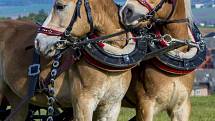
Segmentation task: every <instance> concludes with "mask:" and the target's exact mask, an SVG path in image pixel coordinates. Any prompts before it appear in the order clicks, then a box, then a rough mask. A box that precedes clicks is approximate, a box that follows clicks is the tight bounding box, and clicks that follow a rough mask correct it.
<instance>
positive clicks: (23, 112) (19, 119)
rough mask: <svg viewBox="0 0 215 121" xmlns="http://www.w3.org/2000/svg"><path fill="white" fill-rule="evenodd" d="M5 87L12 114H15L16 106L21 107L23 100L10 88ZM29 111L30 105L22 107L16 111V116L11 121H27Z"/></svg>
mask: <svg viewBox="0 0 215 121" xmlns="http://www.w3.org/2000/svg"><path fill="white" fill-rule="evenodd" d="M4 87H5V88H4V89H5V92H6V93H5V96H6V98H7V100H8V102H9V103H10V105H11V108H12V110H11V112H13V111H14V109H15V108H16V106H18V105H19V102H21V100H22V99H21V98H19V97H18V96H17V95H16V94H15V93H14V92H13V91H12V90H11V89H10V88H9V87H8V86H4ZM27 111H28V104H24V105H23V106H21V108H20V109H19V110H18V111H16V113H15V114H14V116H12V117H11V119H10V121H25V119H26V117H27Z"/></svg>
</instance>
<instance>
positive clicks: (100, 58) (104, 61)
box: [83, 39, 147, 71]
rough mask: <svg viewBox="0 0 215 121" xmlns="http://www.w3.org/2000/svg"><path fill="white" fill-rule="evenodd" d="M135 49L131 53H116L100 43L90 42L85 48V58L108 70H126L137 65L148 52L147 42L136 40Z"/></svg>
mask: <svg viewBox="0 0 215 121" xmlns="http://www.w3.org/2000/svg"><path fill="white" fill-rule="evenodd" d="M135 43H136V47H135V49H134V50H133V51H132V52H131V53H129V54H123V55H116V54H111V53H108V52H106V51H105V50H104V49H103V48H102V47H101V46H99V44H90V46H86V47H85V48H84V50H83V54H84V57H85V60H86V61H87V62H89V63H90V64H92V65H94V66H96V67H98V68H100V69H103V70H107V71H124V70H127V69H130V68H132V67H134V66H136V65H137V64H138V63H139V62H140V61H141V60H142V58H143V57H144V56H145V55H146V52H147V42H146V40H144V39H137V40H136V42H135Z"/></svg>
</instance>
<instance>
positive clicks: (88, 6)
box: [84, 0, 94, 32]
mask: <svg viewBox="0 0 215 121" xmlns="http://www.w3.org/2000/svg"><path fill="white" fill-rule="evenodd" d="M84 5H85V9H86V12H87V19H88V23H89V24H90V32H93V29H94V27H93V17H92V12H91V8H90V4H89V0H84Z"/></svg>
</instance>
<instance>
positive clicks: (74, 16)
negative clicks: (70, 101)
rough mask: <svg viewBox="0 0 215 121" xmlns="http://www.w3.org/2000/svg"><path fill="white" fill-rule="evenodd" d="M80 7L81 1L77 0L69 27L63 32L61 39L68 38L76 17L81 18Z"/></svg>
mask: <svg viewBox="0 0 215 121" xmlns="http://www.w3.org/2000/svg"><path fill="white" fill-rule="evenodd" d="M81 5H82V0H78V1H77V3H76V8H75V11H74V14H73V16H72V18H71V21H70V23H69V26H68V27H67V28H66V30H65V32H64V34H63V37H65V38H68V37H70V33H71V31H72V29H73V25H74V23H75V21H76V20H77V18H78V17H80V16H81V14H80V10H81Z"/></svg>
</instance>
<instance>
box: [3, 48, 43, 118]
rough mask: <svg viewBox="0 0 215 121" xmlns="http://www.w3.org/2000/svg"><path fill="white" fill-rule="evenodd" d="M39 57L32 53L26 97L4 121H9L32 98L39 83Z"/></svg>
mask: <svg viewBox="0 0 215 121" xmlns="http://www.w3.org/2000/svg"><path fill="white" fill-rule="evenodd" d="M39 65H40V55H39V54H38V53H36V52H35V50H34V53H33V62H32V65H30V66H29V69H28V81H29V86H28V93H27V95H26V96H25V97H24V98H23V99H22V100H21V102H20V103H19V104H18V105H17V107H16V108H15V109H14V110H12V112H11V113H10V115H9V116H8V117H7V118H6V119H5V121H10V119H11V118H12V117H13V116H14V115H15V114H16V113H17V112H18V111H19V109H20V108H21V107H22V106H23V105H24V104H26V103H27V102H28V101H29V100H30V99H31V97H33V96H34V91H35V88H36V85H37V82H38V81H39V74H40V66H39Z"/></svg>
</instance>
